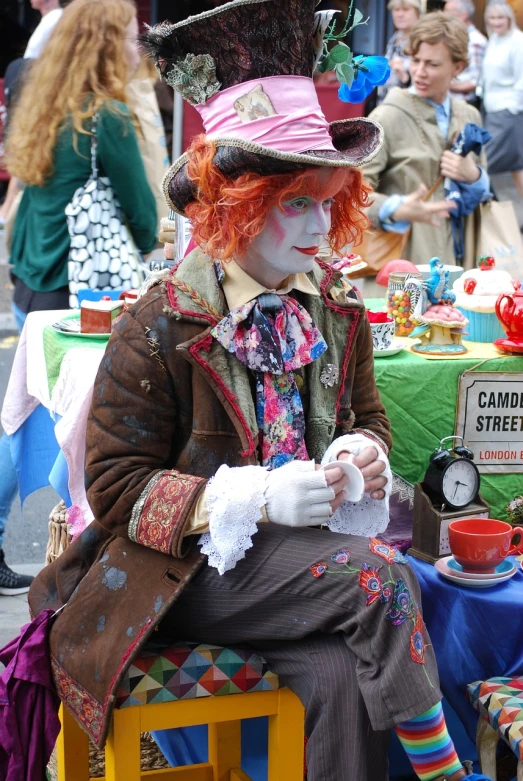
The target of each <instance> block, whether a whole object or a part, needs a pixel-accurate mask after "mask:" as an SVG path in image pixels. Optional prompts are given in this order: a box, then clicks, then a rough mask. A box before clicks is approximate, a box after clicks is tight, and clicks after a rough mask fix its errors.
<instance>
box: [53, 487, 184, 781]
mask: <svg viewBox="0 0 523 781" xmlns="http://www.w3.org/2000/svg"><path fill="white" fill-rule="evenodd" d="M70 543H71V534H70V526H69V524H68V523H67V508H66V506H65V504H64V502H63V501H60V502H59V503H58V504H57V505H56V507H53V509H52V510H51V513H50V515H49V540H48V543H47V550H46V552H45V563H46V564H52V562H53V561H55V560H56V559H57V558H58V556H60V555H61V554H62V553H63V552H64V550H65V549H66V548H67V547H68V546H69V545H70ZM89 744H90V745H89V775H90V777H91V778H103V777H104V775H105V763H104V752H103V751H101V750H100V749H98V748H96V746H95V745H94V744H93V743H91V741H89ZM140 758H141V768H142V770H160V769H162V768H167V767H169V763H168V762H167V760H166V759H165V757H164V755H163V754H162V752H161V751H160V749H159V747H158V745H157V744H156V742H155V741H154V739H153V738H152V737H151V735H149V733H148V732H144V733H143V734H142V736H141V741H140ZM47 777H48V778H49V781H57V779H58V767H57V762H56V748H55V749H54V751H53V753H52V755H51V758H50V760H49V763H48V765H47Z"/></svg>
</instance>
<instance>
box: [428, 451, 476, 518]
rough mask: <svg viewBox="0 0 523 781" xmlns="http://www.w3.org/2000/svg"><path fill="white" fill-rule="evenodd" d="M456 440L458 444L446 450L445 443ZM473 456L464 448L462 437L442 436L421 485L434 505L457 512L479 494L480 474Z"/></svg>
mask: <svg viewBox="0 0 523 781" xmlns="http://www.w3.org/2000/svg"><path fill="white" fill-rule="evenodd" d="M450 439H452V440H456V439H457V440H459V441H460V442H461V444H460V445H457V446H456V447H453V448H452V449H451V450H448V449H447V448H446V447H444V442H448V440H450ZM473 459H474V453H473V452H472V450H469V449H468V447H464V445H463V438H462V437H444V438H443V439H442V440H441V442H440V443H439V447H437V448H436V450H435V451H434V453H433V454H432V455H431V457H430V461H429V466H428V468H427V471H426V472H425V477H424V478H423V482H422V486H423V490H424V491H425V493H426V494H427V495H428V496H430V498H431V499H432V500H433V501H434V502H436V503H437V504H441V505H442V506H443V505H444V506H445V507H452V509H454V510H460V509H461V508H462V507H466V506H467V505H468V504H470V503H471V502H473V501H474V500H475V499H476V497H477V495H478V492H479V472H478V468H477V466H476V464H475V463H474V461H473Z"/></svg>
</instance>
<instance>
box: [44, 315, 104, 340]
mask: <svg viewBox="0 0 523 781" xmlns="http://www.w3.org/2000/svg"><path fill="white" fill-rule="evenodd" d="M64 320H72V321H73V322H74V321H76V322H77V323H78V324H80V318H79V317H64V318H62V320H58V322H56V323H53V324H52V325H51V328H54V330H55V331H56V333H58V334H63V336H79V337H80V338H82V339H109V337H110V336H111V334H83V333H82V332H81V331H67V330H65V329H64V328H60V323H62V322H63V321H64Z"/></svg>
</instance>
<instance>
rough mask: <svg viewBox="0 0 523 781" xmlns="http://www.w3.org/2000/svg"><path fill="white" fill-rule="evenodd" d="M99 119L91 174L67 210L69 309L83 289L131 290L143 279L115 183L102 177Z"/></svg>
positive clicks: (94, 133)
mask: <svg viewBox="0 0 523 781" xmlns="http://www.w3.org/2000/svg"><path fill="white" fill-rule="evenodd" d="M96 122H97V117H96V115H95V116H94V117H93V125H92V130H93V136H92V140H91V176H90V177H89V179H88V180H87V182H86V184H85V185H84V186H83V187H79V188H78V190H76V192H75V194H74V195H73V197H72V200H71V203H68V204H67V206H66V207H65V214H66V217H67V228H68V230H69V235H70V237H71V248H70V250H69V261H68V271H69V306H71V307H72V308H76V307H77V306H78V291H79V290H82V289H83V290H85V289H90V290H119V289H121V290H130V289H131V288H138V287H140V285H141V284H142V282H143V281H144V273H143V271H142V269H141V267H140V256H139V253H138V250H137V249H136V246H135V244H134V241H133V239H132V236H131V233H130V231H129V229H128V227H127V225H126V224H125V217H124V214H123V212H122V207H121V206H120V204H119V202H118V198H117V197H116V193H115V192H114V190H113V188H112V185H111V182H110V181H109V179H108V178H107V177H106V176H99V175H98V167H97V164H96V147H97V143H96Z"/></svg>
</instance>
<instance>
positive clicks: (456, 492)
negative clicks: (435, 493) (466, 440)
mask: <svg viewBox="0 0 523 781" xmlns="http://www.w3.org/2000/svg"><path fill="white" fill-rule="evenodd" d="M478 488H479V478H478V473H477V470H476V467H475V466H474V464H473V463H471V462H470V461H467V460H466V459H464V458H459V459H457V460H456V461H453V462H452V463H451V464H450V465H449V466H448V467H447V468H446V469H445V472H444V473H443V478H442V482H441V492H442V494H443V497H444V499H445V502H446V503H447V504H450V505H452V507H465V505H467V504H469V502H471V501H472V500H473V499H474V497H475V496H476V494H477V492H478Z"/></svg>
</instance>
